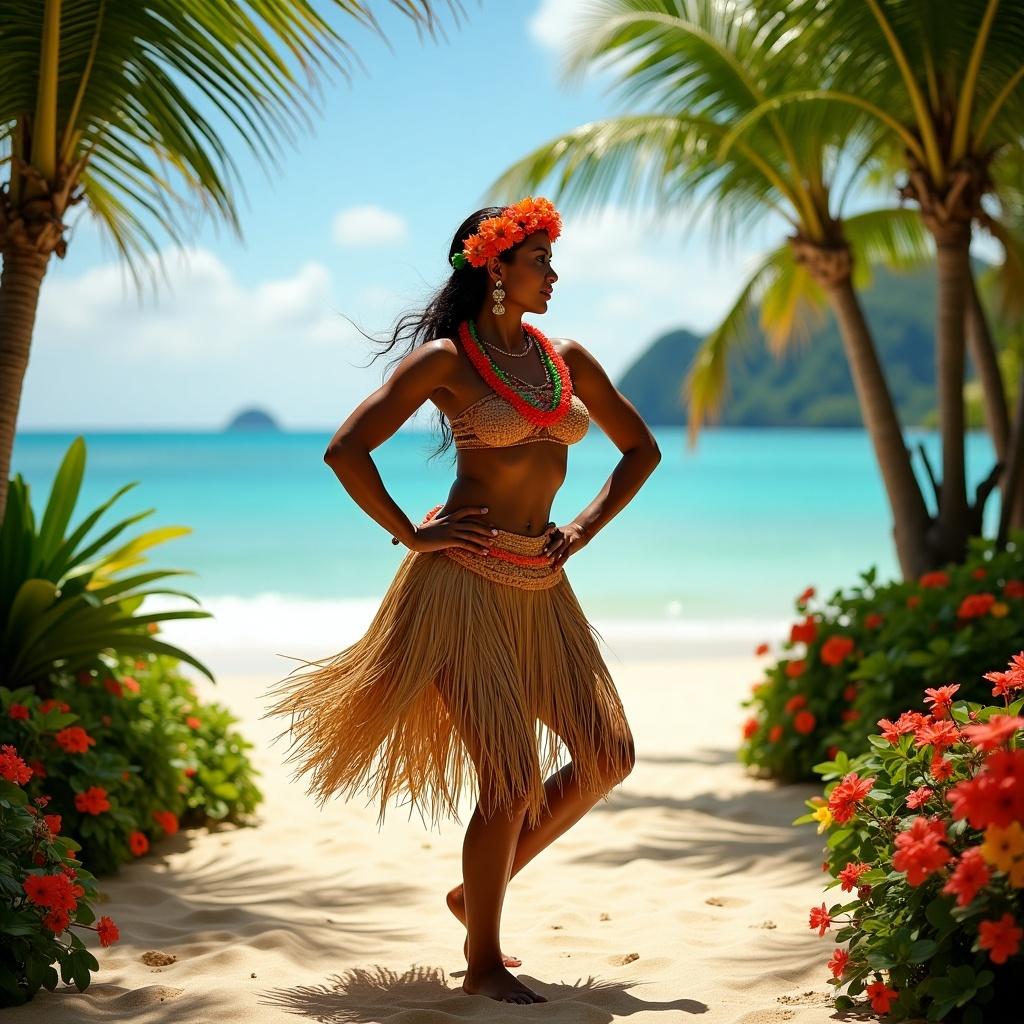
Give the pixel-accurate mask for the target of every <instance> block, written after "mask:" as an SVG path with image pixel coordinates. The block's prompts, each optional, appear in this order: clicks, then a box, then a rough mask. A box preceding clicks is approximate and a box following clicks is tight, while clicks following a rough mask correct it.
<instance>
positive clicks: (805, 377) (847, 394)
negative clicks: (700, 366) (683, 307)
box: [617, 259, 985, 427]
mask: <svg viewBox="0 0 1024 1024" xmlns="http://www.w3.org/2000/svg"><path fill="white" fill-rule="evenodd" d="M971 262H972V264H973V265H974V270H975V274H977V273H978V272H979V271H981V270H984V269H985V264H983V263H981V262H980V261H977V260H973V259H972V261H971ZM872 273H873V281H872V284H871V287H869V288H866V289H862V290H861V292H860V297H861V301H862V302H863V305H864V310H865V316H866V317H867V320H868V323H869V324H870V325H871V329H872V331H873V333H874V338H875V344H876V345H877V346H878V352H879V356H880V357H881V360H882V363H883V365H884V367H885V372H886V377H887V379H888V381H889V387H890V388H891V389H892V393H893V398H894V400H895V402H896V406H897V408H898V409H899V412H900V416H901V419H902V421H903V425H904V426H905V427H906V426H931V425H933V424H934V423H935V421H936V414H935V407H936V390H935V309H936V284H935V268H934V267H933V266H932V267H926V268H925V269H923V270H920V271H915V272H913V273H894V272H891V271H888V270H886V269H885V268H884V267H876V268H873V271H872ZM748 337H749V340H748V341H747V343H746V344H745V345H742V346H741V347H740V348H739V349H734V350H733V351H732V353H731V354H730V359H729V373H728V379H727V382H726V391H725V401H724V402H723V404H722V407H721V416H720V418H719V419H717V420H714V421H713V422H712V423H711V424H709V425H711V426H733V427H738V426H742V427H752V426H758V427H859V426H862V424H863V421H862V419H861V415H860V408H859V406H858V404H857V398H856V395H855V393H854V389H853V381H852V379H851V377H850V370H849V366H848V365H847V362H846V356H845V354H844V351H843V345H842V341H841V339H840V337H839V330H838V327H837V325H836V322H835V318H834V317H833V316H832V313H831V311H830V310H828V309H827V308H826V311H825V316H824V320H823V322H822V323H821V325H820V326H818V327H817V328H816V329H813V330H812V331H811V332H810V337H809V338H808V340H807V341H806V342H805V343H800V342H797V343H796V344H794V345H792V347H791V348H790V349H789V351H788V352H787V353H786V354H785V355H784V356H782V357H781V358H776V357H775V356H774V355H772V353H771V352H769V351H768V348H767V345H766V344H765V341H764V335H763V333H762V332H761V330H760V328H759V326H758V325H757V313H756V311H755V314H754V316H753V317H752V319H751V326H750V332H749V335H748ZM702 340H703V339H702V338H700V337H698V336H697V335H696V334H694V333H693V332H692V331H688V330H686V329H685V328H680V329H678V330H674V331H669V332H668V333H667V334H663V335H661V336H660V337H659V338H656V339H655V341H654V342H653V344H651V346H650V347H649V348H648V349H647V350H646V351H645V352H643V353H642V354H641V355H640V356H639V357H638V358H637V359H636V361H635V362H634V363H633V364H632V365H631V366H630V367H629V368H628V369H627V370H626V372H625V374H624V375H623V376H622V377H621V379H620V380H619V382H618V384H617V387H618V388H619V390H620V391H621V392H622V393H623V394H624V395H625V396H626V397H627V398H628V399H629V400H630V401H631V402H632V403H633V405H635V406H636V408H637V411H638V412H639V413H640V415H641V416H643V418H644V419H645V420H646V421H647V422H648V423H650V424H652V425H658V426H685V425H686V410H685V408H684V404H683V401H682V400H681V398H680V393H681V389H682V384H683V380H684V379H685V377H686V374H687V372H688V370H689V367H690V364H691V362H692V361H693V356H694V353H695V352H696V351H697V349H698V348H699V347H700V344H701V341H702ZM965 379H966V380H967V381H972V380H974V373H973V368H972V367H971V362H970V358H969V357H968V359H967V372H966V378H965ZM968 390H970V389H968ZM977 412H978V415H977V416H971V417H970V419H971V420H973V419H976V418H980V409H979V410H977ZM972 425H973V424H972Z"/></svg>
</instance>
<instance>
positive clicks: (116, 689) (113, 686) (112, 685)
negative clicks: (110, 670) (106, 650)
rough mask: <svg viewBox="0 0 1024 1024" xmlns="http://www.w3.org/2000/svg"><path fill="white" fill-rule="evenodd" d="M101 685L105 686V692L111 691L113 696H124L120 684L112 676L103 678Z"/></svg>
mask: <svg viewBox="0 0 1024 1024" xmlns="http://www.w3.org/2000/svg"><path fill="white" fill-rule="evenodd" d="M103 685H104V686H105V687H106V688H107V692H108V693H112V694H113V695H114V696H115V697H123V696H124V691H123V690H122V689H121V684H120V683H119V682H118V681H117V680H116V679H115V678H114V677H113V676H107V678H106V679H104V680H103Z"/></svg>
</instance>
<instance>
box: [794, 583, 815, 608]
mask: <svg viewBox="0 0 1024 1024" xmlns="http://www.w3.org/2000/svg"><path fill="white" fill-rule="evenodd" d="M812 597H814V587H808V588H807V589H806V590H805V591H804V592H803V593H802V594H801V595H800V596H799V597H798V598H797V599H796V603H797V604H806V603H807V602H808V601H810V599H811V598H812Z"/></svg>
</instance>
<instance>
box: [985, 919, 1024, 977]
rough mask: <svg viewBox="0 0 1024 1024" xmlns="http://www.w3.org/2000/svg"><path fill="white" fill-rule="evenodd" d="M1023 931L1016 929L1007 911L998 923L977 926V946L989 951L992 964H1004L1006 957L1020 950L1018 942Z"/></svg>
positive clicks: (1014, 922) (986, 922) (991, 922)
mask: <svg viewBox="0 0 1024 1024" xmlns="http://www.w3.org/2000/svg"><path fill="white" fill-rule="evenodd" d="M1022 936H1024V931H1022V930H1021V929H1020V928H1018V927H1017V922H1016V921H1015V920H1014V918H1013V916H1012V915H1011V914H1010V912H1009V911H1006V912H1004V913H1003V916H1002V917H1001V918H999V920H998V921H982V922H981V923H980V924H979V925H978V945H979V946H980V947H981V948H982V949H987V950H988V951H989V954H988V955H989V957H990V958H991V960H992V963H994V964H1005V963H1006V960H1007V958H1008V957H1011V956H1013V955H1014V954H1015V953H1016V952H1017V950H1019V949H1020V940H1021V937H1022Z"/></svg>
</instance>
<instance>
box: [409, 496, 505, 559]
mask: <svg viewBox="0 0 1024 1024" xmlns="http://www.w3.org/2000/svg"><path fill="white" fill-rule="evenodd" d="M486 511H487V506H486V505H463V506H462V508H457V509H455V510H454V511H453V512H449V513H448V514H447V515H441V514H440V513H439V514H438V515H436V516H434V518H433V519H431V520H430V521H429V522H426V523H421V524H420V525H419V526H417V527H416V536H415V537H413V539H412V544H411V545H410V547H411V549H412V550H413V551H440V550H441V549H442V548H465V549H466V550H467V551H472V552H474V553H476V554H478V555H479V554H484V555H486V554H488V553H489V552H488V548H489V544H488V542H489V541H490V540H491V539H492V538H493V537H494V535H495V534H496V533H497V532H498V531H497V530H494V529H492V528H491V527H489V526H486V525H485V524H484V523H478V522H475V521H474V520H472V519H470V518H469V517H470V516H478V515H482V514H483V513H484V512H486Z"/></svg>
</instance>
